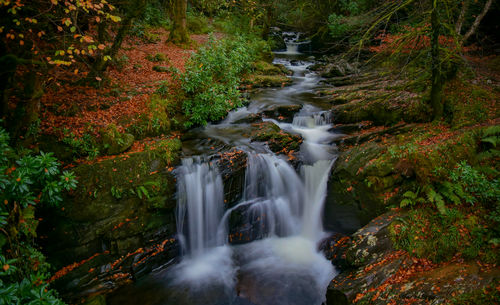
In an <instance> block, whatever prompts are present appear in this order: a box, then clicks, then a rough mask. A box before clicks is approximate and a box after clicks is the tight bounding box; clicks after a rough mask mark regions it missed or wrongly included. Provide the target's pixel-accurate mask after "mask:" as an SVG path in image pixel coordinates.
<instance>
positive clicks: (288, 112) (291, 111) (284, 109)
mask: <svg viewBox="0 0 500 305" xmlns="http://www.w3.org/2000/svg"><path fill="white" fill-rule="evenodd" d="M300 109H302V105H276V106H272V107H271V108H268V109H266V110H264V111H263V115H264V116H265V117H267V118H271V119H277V120H280V121H284V122H289V123H291V122H292V120H293V117H294V116H295V114H296V113H297V112H299V111H300Z"/></svg>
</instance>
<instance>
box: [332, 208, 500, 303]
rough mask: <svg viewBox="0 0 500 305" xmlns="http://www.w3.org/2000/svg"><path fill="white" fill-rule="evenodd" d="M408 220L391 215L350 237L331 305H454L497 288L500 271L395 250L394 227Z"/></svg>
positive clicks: (333, 287)
mask: <svg viewBox="0 0 500 305" xmlns="http://www.w3.org/2000/svg"><path fill="white" fill-rule="evenodd" d="M405 217H406V216H405V214H404V213H401V212H399V211H391V212H389V213H386V214H384V215H381V216H380V217H377V218H375V219H374V220H372V221H371V222H370V223H369V224H368V225H367V226H365V227H363V228H362V229H360V230H358V231H357V232H356V233H354V234H353V235H352V236H351V239H350V240H349V242H348V243H347V246H345V247H344V249H345V250H344V252H343V253H342V254H341V255H342V257H343V258H344V261H345V262H346V265H347V266H348V268H345V270H344V271H343V272H341V273H340V274H339V275H338V276H337V277H336V278H335V279H333V280H332V282H331V283H330V285H329V286H328V290H327V294H326V298H327V302H326V304H327V305H343V304H352V303H358V304H375V305H377V304H380V305H382V304H384V305H385V304H405V303H406V302H411V303H412V304H450V303H451V302H452V300H453V299H454V298H455V297H457V296H459V295H464V294H468V293H474V292H475V291H485V290H484V289H486V287H490V286H492V285H493V287H494V285H495V281H496V280H497V279H498V269H495V268H484V267H481V265H480V264H479V263H477V262H474V261H471V262H465V261H464V260H463V259H461V258H456V259H454V260H452V261H450V262H444V263H439V264H437V263H433V262H431V261H430V260H428V259H425V258H414V257H411V256H410V255H409V254H408V253H407V252H405V251H402V250H398V249H396V248H395V247H394V244H393V241H392V238H393V237H394V236H393V234H394V230H393V229H392V226H393V225H394V223H396V222H397V221H400V220H401V219H404V218H405ZM493 293H494V292H493ZM490 299H493V298H490ZM460 304H462V303H460ZM464 304H465V303H464ZM467 304H476V303H475V302H474V301H472V302H470V303H467ZM481 304H483V303H481ZM484 304H488V303H487V302H486V303H484Z"/></svg>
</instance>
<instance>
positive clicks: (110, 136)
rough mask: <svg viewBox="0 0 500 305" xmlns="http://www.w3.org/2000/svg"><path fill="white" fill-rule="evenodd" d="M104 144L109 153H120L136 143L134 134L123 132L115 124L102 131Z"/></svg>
mask: <svg viewBox="0 0 500 305" xmlns="http://www.w3.org/2000/svg"><path fill="white" fill-rule="evenodd" d="M101 137H102V145H103V147H104V151H105V152H106V153H107V154H108V155H116V154H120V153H122V152H124V151H126V150H127V149H129V148H130V147H131V146H132V144H134V139H135V138H134V136H133V135H131V134H129V133H121V132H119V131H118V129H117V127H116V126H115V125H109V126H108V127H107V128H105V129H104V130H102V131H101Z"/></svg>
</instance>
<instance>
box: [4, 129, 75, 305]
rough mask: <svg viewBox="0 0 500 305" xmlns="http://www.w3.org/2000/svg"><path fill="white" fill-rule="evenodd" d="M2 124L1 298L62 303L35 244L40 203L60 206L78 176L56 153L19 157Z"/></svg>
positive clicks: (73, 186) (15, 302) (24, 301)
mask: <svg viewBox="0 0 500 305" xmlns="http://www.w3.org/2000/svg"><path fill="white" fill-rule="evenodd" d="M8 141H9V136H8V134H7V133H6V131H5V130H4V129H3V128H0V201H1V202H2V204H1V205H0V248H1V250H2V253H1V254H0V303H1V304H41V305H45V304H47V305H48V304H53V305H54V304H63V303H62V302H61V301H60V300H59V299H57V295H56V293H55V291H53V290H50V289H48V284H47V283H46V281H47V279H48V277H49V274H48V268H49V266H48V264H47V263H46V262H45V258H44V256H43V254H42V253H41V252H39V251H38V250H36V249H35V245H34V243H33V240H34V238H35V237H36V228H37V226H38V220H37V219H36V217H35V207H36V206H37V205H40V204H43V205H52V206H57V205H58V204H60V203H61V201H62V197H61V194H62V192H63V191H67V190H71V189H74V188H75V187H76V183H77V181H76V179H75V175H74V174H73V173H71V172H67V171H65V172H61V170H60V165H59V163H58V162H57V160H56V159H55V158H54V157H53V156H52V154H51V153H43V152H41V153H39V154H38V155H31V154H28V153H26V154H25V155H24V156H22V157H20V158H19V157H17V156H16V155H15V154H14V150H13V149H11V148H10V147H9V145H8Z"/></svg>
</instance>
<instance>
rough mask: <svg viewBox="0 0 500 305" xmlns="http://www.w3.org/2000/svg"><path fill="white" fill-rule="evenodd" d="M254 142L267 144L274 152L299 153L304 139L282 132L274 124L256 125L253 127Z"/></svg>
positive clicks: (252, 136)
mask: <svg viewBox="0 0 500 305" xmlns="http://www.w3.org/2000/svg"><path fill="white" fill-rule="evenodd" d="M251 127H252V131H251V135H250V138H251V139H252V141H260V142H266V143H267V144H268V145H269V148H270V149H271V150H272V151H273V152H285V153H286V152H290V151H295V152H296V151H299V149H300V145H301V144H302V137H301V136H299V135H295V134H290V133H287V132H285V131H283V130H281V129H280V128H279V127H278V126H277V125H276V124H274V123H272V122H263V123H255V124H252V125H251Z"/></svg>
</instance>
